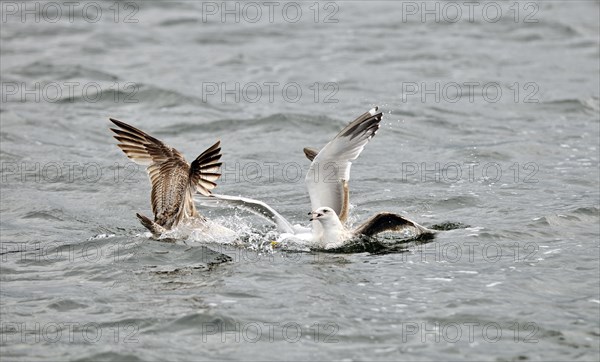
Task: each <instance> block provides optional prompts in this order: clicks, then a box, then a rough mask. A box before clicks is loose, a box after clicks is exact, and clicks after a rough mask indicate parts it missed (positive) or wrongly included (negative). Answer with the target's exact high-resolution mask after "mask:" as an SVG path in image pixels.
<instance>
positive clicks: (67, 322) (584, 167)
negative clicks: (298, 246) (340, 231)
mask: <svg viewBox="0 0 600 362" xmlns="http://www.w3.org/2000/svg"><path fill="white" fill-rule="evenodd" d="M1 5H2V9H1V11H2V23H1V29H0V30H1V35H0V47H1V49H0V50H1V55H0V60H1V64H0V72H1V78H2V80H1V83H2V88H1V92H2V94H1V96H2V103H1V112H0V117H1V123H0V124H1V130H0V137H1V138H0V140H1V144H0V146H1V149H0V161H1V165H2V168H1V172H2V174H1V177H2V179H1V184H0V185H1V206H0V212H1V214H0V215H1V217H0V218H1V226H0V232H1V249H2V250H1V251H0V254H1V255H0V257H1V259H0V261H1V263H0V268H1V269H0V270H1V277H0V282H1V283H0V296H1V299H0V312H1V318H0V319H1V323H0V324H1V326H0V338H1V340H0V346H1V354H2V359H3V360H16V361H30V360H75V361H96V360H106V361H122V360H132V361H138V360H139V361H164V360H181V361H184V360H308V359H311V360H346V361H350V360H389V361H397V360H428V361H429V360H430V361H438V360H489V361H511V360H532V361H542V360H543V361H546V360H554V361H556V360H561V361H563V360H564V361H566V360H569V361H571V360H579V361H595V360H597V359H598V357H599V353H600V347H599V343H600V321H599V318H600V290H599V288H600V287H599V285H600V283H599V281H600V275H599V273H600V267H599V257H600V254H599V235H600V230H599V221H600V220H599V214H600V205H599V204H600V195H599V194H600V191H599V184H600V182H599V163H598V159H599V157H598V156H599V147H600V144H599V138H600V134H599V132H600V130H599V124H600V119H599V113H600V106H599V73H600V69H599V57H600V55H599V49H600V46H599V35H598V34H599V2H598V1H570V2H568V3H567V2H558V1H547V2H546V1H545V2H541V1H539V2H535V1H534V2H524V1H521V2H516V1H515V2H512V1H509V2H504V1H503V2H472V3H463V2H449V3H447V2H391V1H389V2H356V1H352V2H329V3H327V2H323V3H314V2H300V3H284V2H273V3H264V2H256V3H241V2H227V3H222V2H200V1H169V2H157V1H143V2H111V1H108V2H80V3H75V4H70V5H69V4H66V3H63V2H27V3H25V2H18V1H17V2H9V1H2V3H1ZM373 105H379V106H380V107H381V109H382V110H383V111H384V112H385V117H384V120H383V122H382V127H381V129H380V131H379V132H378V134H377V136H376V137H375V138H374V139H373V140H372V142H371V143H370V144H369V145H368V146H367V147H366V149H365V151H364V152H363V154H362V155H361V156H360V158H359V159H357V160H356V161H355V162H354V163H353V167H352V179H351V183H350V186H351V202H352V204H353V205H354V208H353V209H352V214H351V218H352V220H353V221H354V222H355V223H358V222H360V221H361V220H364V219H366V218H367V217H369V216H370V215H372V214H373V213H375V212H378V211H391V212H397V213H402V214H404V215H407V216H409V217H410V218H412V219H414V220H416V221H418V222H420V223H422V224H424V225H434V224H442V223H449V222H450V223H460V224H463V225H467V226H469V227H468V228H464V227H463V228H459V229H455V230H451V231H447V232H442V233H440V234H439V236H438V237H437V238H436V239H435V240H434V241H433V242H431V243H427V244H423V245H417V244H411V245H409V246H408V247H407V248H404V249H399V250H396V251H395V252H388V253H369V252H361V253H343V254H339V253H317V252H314V253H298V252H289V251H278V252H276V253H267V252H264V251H260V250H257V248H256V245H257V244H258V243H260V242H266V243H268V242H269V241H270V239H269V237H270V236H271V235H272V232H270V231H269V226H268V225H265V224H264V223H262V222H261V221H260V220H259V219H257V218H255V217H252V216H249V215H247V214H244V213H239V212H233V211H231V210H202V212H203V213H204V214H205V215H207V216H208V217H209V218H211V220H213V221H214V222H216V223H221V224H225V225H227V226H229V227H230V228H233V229H234V230H235V231H236V232H237V233H238V235H239V240H241V243H237V244H218V243H215V242H214V240H205V239H203V237H202V235H196V236H195V237H194V238H190V239H188V240H185V241H183V240H180V241H179V242H177V243H176V244H167V243H161V242H156V241H152V240H149V239H147V238H146V237H145V235H144V234H143V229H142V227H141V225H140V224H139V223H138V221H137V219H136V218H135V213H136V212H143V213H145V214H150V203H149V192H150V185H149V182H148V179H147V176H146V174H145V171H144V170H143V168H141V167H137V166H136V165H135V164H132V163H130V162H129V161H128V160H127V159H126V158H125V156H124V155H123V154H122V153H121V151H120V150H119V149H118V148H117V147H116V146H115V142H114V140H113V139H112V138H111V134H110V132H109V131H108V127H109V122H108V117H115V118H118V119H121V120H123V121H126V122H130V123H132V124H134V125H136V126H138V127H140V128H142V129H143V130H145V131H147V132H149V133H151V134H152V135H154V136H156V137H158V138H160V139H162V140H164V141H165V142H167V143H168V144H170V145H171V146H174V147H176V148H178V149H179V150H180V151H182V152H183V153H184V154H185V155H186V156H187V158H188V160H189V159H191V158H193V157H195V156H196V155H198V154H199V153H200V152H201V151H202V150H204V149H205V148H206V147H208V146H210V145H211V144H212V143H213V142H214V141H215V140H216V139H221V140H222V143H223V154H224V156H223V161H224V162H225V165H224V169H223V173H224V176H223V178H222V179H221V181H220V183H219V187H218V188H217V190H218V191H219V192H220V193H225V194H232V195H238V194H239V195H246V196H251V197H254V198H257V199H260V200H263V201H266V202H268V203H269V204H270V205H272V206H273V207H275V208H276V209H277V210H279V211H280V212H281V213H282V214H283V215H284V216H286V217H287V218H289V219H290V220H293V221H294V222H297V223H306V216H305V215H306V213H307V212H308V211H309V208H310V203H309V199H308V195H307V193H306V191H305V187H304V185H303V181H302V178H303V176H304V175H305V173H306V169H307V167H308V162H307V161H306V160H305V159H304V155H303V153H302V148H303V147H305V146H313V147H321V146H322V145H324V144H325V142H327V141H328V140H329V139H330V138H331V137H332V136H333V135H335V133H336V132H337V131H338V130H339V129H341V127H343V126H344V125H345V124H346V123H347V122H349V121H351V120H352V119H353V118H354V117H355V116H357V115H359V114H360V113H362V112H364V111H365V110H367V109H369V108H370V107H372V106H373ZM265 233H267V234H268V237H263V235H265ZM261 238H262V239H261ZM211 241H212V242H211ZM224 255H226V256H224Z"/></svg>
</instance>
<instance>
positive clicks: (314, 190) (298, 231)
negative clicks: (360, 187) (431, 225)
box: [196, 107, 434, 249]
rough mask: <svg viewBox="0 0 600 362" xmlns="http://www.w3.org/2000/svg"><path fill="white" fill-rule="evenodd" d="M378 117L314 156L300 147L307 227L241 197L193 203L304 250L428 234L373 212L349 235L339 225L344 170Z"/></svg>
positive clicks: (345, 201)
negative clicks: (247, 215) (244, 217)
mask: <svg viewBox="0 0 600 362" xmlns="http://www.w3.org/2000/svg"><path fill="white" fill-rule="evenodd" d="M382 117H383V115H382V113H381V112H379V110H378V107H375V108H373V109H371V110H370V111H368V112H366V113H364V114H362V115H361V116H360V117H358V118H357V119H356V120H354V121H353V122H351V123H350V124H348V125H347V126H346V127H344V129H342V130H341V131H340V132H339V133H338V134H337V135H336V136H335V137H334V138H333V139H332V140H331V141H330V142H329V143H327V144H326V145H325V147H323V148H322V149H321V150H320V151H317V150H315V149H312V148H305V149H304V153H305V155H306V157H307V158H308V159H309V160H311V161H312V163H311V165H310V168H309V170H308V173H307V175H306V178H305V184H306V187H307V189H308V194H309V196H310V203H311V208H312V210H313V211H312V212H311V213H309V215H312V217H311V221H312V228H306V227H303V226H301V225H292V224H291V223H290V222H289V221H287V220H286V219H285V218H284V217H283V216H281V215H280V214H279V213H278V212H277V211H275V210H274V209H273V208H272V207H270V206H269V205H267V204H265V203H264V202H261V201H258V200H253V199H249V198H244V197H235V196H228V195H217V194H212V195H211V196H210V197H199V198H196V200H198V201H199V202H200V203H201V204H202V205H205V206H213V207H214V206H219V205H222V204H225V205H231V206H235V207H238V208H242V209H245V210H247V211H250V212H252V213H255V214H257V215H259V216H263V217H265V218H267V219H268V220H270V221H271V222H273V223H275V224H276V225H277V227H278V229H279V231H281V232H283V234H282V235H281V237H280V239H285V238H287V237H290V236H293V237H295V238H297V239H301V240H303V241H304V242H305V243H307V244H308V246H309V247H313V248H319V249H331V248H337V247H340V246H342V245H343V244H344V242H345V241H347V240H349V239H351V238H353V237H356V236H361V235H365V236H374V235H377V234H379V233H382V232H386V231H391V232H401V231H406V230H407V229H411V230H412V231H413V235H414V236H415V237H417V236H420V235H423V234H433V232H434V231H433V230H429V229H427V228H425V227H423V226H421V225H419V224H417V223H415V222H414V221H411V220H408V219H406V218H404V217H402V216H400V215H396V214H391V213H387V212H384V213H379V214H376V215H375V216H373V217H371V218H370V219H368V220H367V221H366V222H364V223H363V224H362V225H360V226H359V227H358V228H356V229H354V230H350V229H348V228H346V227H345V226H344V223H345V222H346V220H347V218H348V209H349V205H350V201H349V187H348V181H349V180H350V167H351V166H352V161H353V160H355V159H356V158H358V156H359V155H360V153H361V152H362V150H363V149H364V147H365V145H366V144H367V143H368V142H369V140H370V139H371V138H373V136H374V135H375V133H377V130H378V129H379V123H380V122H381V119H382Z"/></svg>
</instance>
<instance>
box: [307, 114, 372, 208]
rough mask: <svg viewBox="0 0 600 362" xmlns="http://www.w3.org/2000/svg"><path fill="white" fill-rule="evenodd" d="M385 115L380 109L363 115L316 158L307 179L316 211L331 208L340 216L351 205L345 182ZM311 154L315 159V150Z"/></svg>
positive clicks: (311, 200)
mask: <svg viewBox="0 0 600 362" xmlns="http://www.w3.org/2000/svg"><path fill="white" fill-rule="evenodd" d="M382 116H383V115H382V113H381V112H379V111H378V108H377V107H375V108H373V109H371V110H370V111H368V112H366V113H364V114H362V115H361V116H360V117H358V118H357V119H355V120H354V121H353V122H351V123H350V124H348V125H347V126H346V127H344V129H342V130H341V131H340V133H338V134H337V136H335V137H334V138H333V139H332V140H331V141H330V142H329V143H327V144H326V145H325V147H323V148H322V149H321V150H320V151H319V152H318V154H317V155H316V156H314V159H313V161H312V163H311V165H310V168H309V170H308V173H307V174H306V178H305V183H306V187H307V188H308V194H309V196H310V203H311V207H312V209H313V210H315V209H317V208H319V207H323V206H328V207H331V208H332V209H333V210H334V211H335V212H336V213H337V214H338V215H340V214H343V213H344V209H345V207H344V204H345V203H346V208H347V203H348V200H347V198H346V197H345V190H344V182H347V181H348V180H350V166H351V165H352V162H351V161H352V160H355V159H356V158H357V157H358V156H359V155H360V153H361V152H362V150H363V149H364V148H365V145H366V144H367V143H368V142H369V140H370V139H371V138H372V137H373V136H374V135H375V133H377V130H378V129H379V123H380V122H381V118H382ZM309 151H311V152H309V153H310V156H313V155H312V153H313V152H314V150H312V149H309ZM305 153H306V151H305ZM307 157H309V154H307Z"/></svg>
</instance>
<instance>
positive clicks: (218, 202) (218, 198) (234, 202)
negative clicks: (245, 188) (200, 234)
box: [195, 194, 295, 234]
mask: <svg viewBox="0 0 600 362" xmlns="http://www.w3.org/2000/svg"><path fill="white" fill-rule="evenodd" d="M195 200H196V201H197V202H198V203H199V204H200V205H202V206H208V207H219V206H227V205H229V206H233V207H238V208H240V209H244V210H246V211H249V212H251V213H253V214H255V215H258V216H262V217H264V218H266V219H267V220H269V221H271V222H273V223H274V224H275V225H277V227H278V229H279V231H281V232H284V233H290V234H294V233H295V231H294V227H293V226H292V224H291V223H290V222H289V221H287V220H286V219H285V218H284V217H283V216H281V214H279V213H278V212H277V211H275V209H273V208H272V207H271V206H269V205H267V204H265V203H264V202H262V201H258V200H253V199H249V198H245V197H238V196H228V195H217V194H212V195H210V196H208V197H204V196H196V197H195Z"/></svg>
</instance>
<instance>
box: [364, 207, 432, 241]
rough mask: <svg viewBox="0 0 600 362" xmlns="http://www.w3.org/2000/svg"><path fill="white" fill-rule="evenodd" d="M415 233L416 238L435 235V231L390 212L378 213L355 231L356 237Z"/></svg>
mask: <svg viewBox="0 0 600 362" xmlns="http://www.w3.org/2000/svg"><path fill="white" fill-rule="evenodd" d="M386 231H388V232H403V231H413V233H414V234H415V235H414V236H415V237H418V236H421V235H433V234H434V233H435V231H434V230H431V229H428V228H426V227H424V226H421V225H419V224H417V223H416V222H414V221H412V220H410V219H407V218H405V217H403V216H400V215H398V214H392V213H389V212H381V213H378V214H376V215H374V216H372V217H371V218H369V219H368V220H367V221H365V222H364V223H363V224H362V225H360V226H359V227H358V228H356V229H355V230H354V232H353V233H354V235H365V236H375V235H377V234H379V233H383V232H386Z"/></svg>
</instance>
